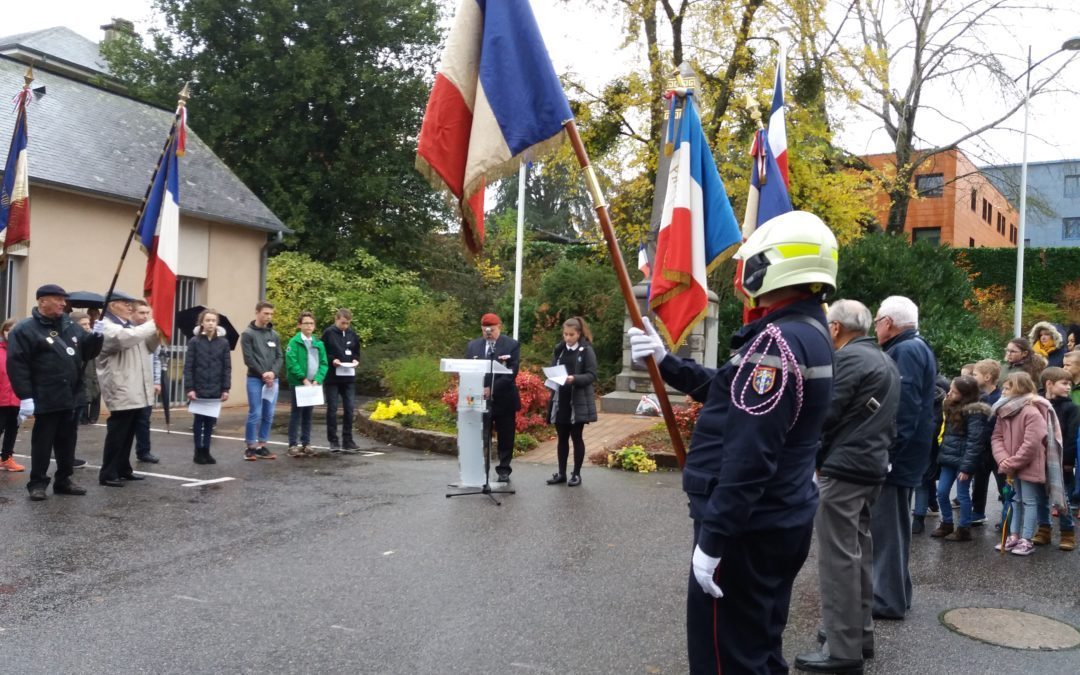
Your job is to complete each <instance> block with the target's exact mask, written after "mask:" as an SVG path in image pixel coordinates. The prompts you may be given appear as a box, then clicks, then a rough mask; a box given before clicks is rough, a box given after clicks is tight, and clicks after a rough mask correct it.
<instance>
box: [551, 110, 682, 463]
mask: <svg viewBox="0 0 1080 675" xmlns="http://www.w3.org/2000/svg"><path fill="white" fill-rule="evenodd" d="M564 127H565V129H566V133H567V136H569V138H570V144H571V145H572V146H573V148H574V154H575V155H576V156H577V160H578V164H580V165H581V169H582V170H583V171H584V172H585V182H586V185H587V186H588V188H589V194H590V195H591V196H592V202H593V208H594V209H595V210H596V218H597V220H598V221H599V222H600V229H601V230H603V232H604V241H605V242H606V243H607V247H608V253H609V254H610V255H611V265H612V267H614V268H615V276H616V277H617V278H618V279H619V289H620V290H621V291H622V296H623V300H624V301H625V302H626V309H627V311H628V312H629V313H630V322H631V323H632V324H633V325H634V326H635V327H637V328H641V329H644V328H645V323H644V322H643V321H642V320H641V310H640V309H639V308H638V304H637V300H636V299H635V298H634V287H633V284H631V283H630V273H629V272H627V270H626V263H625V262H624V261H623V256H622V251H621V250H620V249H619V242H618V240H617V239H616V238H615V229H614V228H613V227H612V225H611V216H609V215H608V210H607V204H606V203H604V196H603V192H602V191H601V190H600V182H599V181H598V180H597V178H596V172H595V171H594V170H593V167H592V165H591V163H590V162H589V153H588V151H586V150H585V144H584V143H582V141H581V136H579V135H578V130H577V125H576V124H574V120H572V119H571V120H567V122H566V123H565V125H564ZM645 364H646V365H647V366H648V368H649V379H650V380H652V385H653V391H654V392H655V393H656V398H657V400H658V401H659V402H660V410H661V412H663V414H664V422H665V423H666V424H667V429H668V436H670V437H671V446H672V448H673V449H674V450H675V457H676V458H677V459H678V460H679V468H682V467H683V466H684V465H685V464H686V450H685V448H684V447H683V439H682V435H681V434H680V433H679V427H678V425H677V424H676V422H675V412H674V411H673V410H672V408H671V401H670V400H669V399H668V395H667V388H666V387H665V386H664V380H663V378H662V377H660V367H659V366H658V365H657V363H656V360H655V359H653V358H652V357H651V356H650V357H649V358H648V359H646V361H645Z"/></svg>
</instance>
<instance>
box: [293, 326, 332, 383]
mask: <svg viewBox="0 0 1080 675" xmlns="http://www.w3.org/2000/svg"><path fill="white" fill-rule="evenodd" d="M311 343H312V344H313V345H315V349H316V350H317V351H318V352H319V371H318V372H317V373H315V377H314V378H313V379H312V382H318V383H319V384H322V383H323V381H324V380H325V379H326V371H327V370H329V369H330V364H329V362H328V361H327V360H326V347H325V346H324V345H323V343H322V340H320V339H319V338H317V337H315V335H314V334H312V336H311ZM307 366H308V361H307V347H305V346H304V336H303V333H299V332H298V333H297V334H296V335H294V336H293V337H292V339H291V340H289V345H288V346H287V347H285V381H286V382H288V383H289V386H290V387H296V386H299V385H301V384H303V383H304V379H305V378H306V377H307Z"/></svg>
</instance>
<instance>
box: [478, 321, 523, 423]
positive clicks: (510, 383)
mask: <svg viewBox="0 0 1080 675" xmlns="http://www.w3.org/2000/svg"><path fill="white" fill-rule="evenodd" d="M500 356H506V357H507V358H505V359H500V358H499V357H500ZM486 357H487V340H485V339H484V338H482V337H481V338H476V339H475V340H470V341H469V345H468V346H467V347H466V348H465V358H467V359H483V358H486ZM495 360H496V361H497V362H498V363H501V364H503V365H504V366H506V367H507V368H509V369H510V370H512V371H513V373H511V374H509V375H496V376H495V386H494V387H492V389H491V414H492V415H505V414H508V413H513V412H517V411H518V410H521V395H520V394H519V393H518V388H517V374H518V367H519V366H520V365H521V345H519V344H518V341H517V340H515V339H514V338H511V337H507V336H505V335H500V336H499V339H498V340H496V341H495ZM484 386H485V387H491V375H485V376H484Z"/></svg>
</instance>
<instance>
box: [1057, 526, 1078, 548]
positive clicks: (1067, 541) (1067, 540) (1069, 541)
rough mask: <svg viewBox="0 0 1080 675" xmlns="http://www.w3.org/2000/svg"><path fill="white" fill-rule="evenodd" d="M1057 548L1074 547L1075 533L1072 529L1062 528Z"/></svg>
mask: <svg viewBox="0 0 1080 675" xmlns="http://www.w3.org/2000/svg"><path fill="white" fill-rule="evenodd" d="M1058 548H1059V549H1061V550H1062V551H1072V550H1074V549H1075V548H1076V533H1075V532H1074V531H1073V530H1062V531H1061V541H1060V542H1059V543H1058Z"/></svg>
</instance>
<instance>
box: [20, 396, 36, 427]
mask: <svg viewBox="0 0 1080 675" xmlns="http://www.w3.org/2000/svg"><path fill="white" fill-rule="evenodd" d="M33 414H34V399H32V398H24V399H23V400H22V401H20V402H19V424H22V423H23V422H25V421H26V420H27V419H29V418H30V416H31V415H33Z"/></svg>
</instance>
